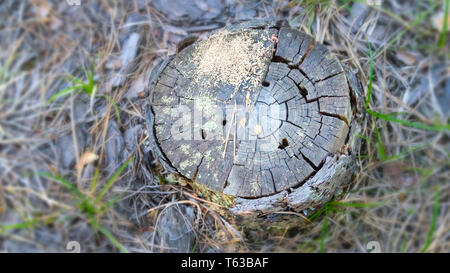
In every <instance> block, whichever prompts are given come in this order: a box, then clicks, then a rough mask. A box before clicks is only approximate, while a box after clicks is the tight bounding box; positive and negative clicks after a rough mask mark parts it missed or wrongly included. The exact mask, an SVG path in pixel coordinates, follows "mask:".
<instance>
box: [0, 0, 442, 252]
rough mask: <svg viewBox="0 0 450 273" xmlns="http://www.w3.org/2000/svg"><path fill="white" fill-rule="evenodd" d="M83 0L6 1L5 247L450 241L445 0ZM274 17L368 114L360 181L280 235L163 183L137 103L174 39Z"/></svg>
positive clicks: (1, 188)
mask: <svg viewBox="0 0 450 273" xmlns="http://www.w3.org/2000/svg"><path fill="white" fill-rule="evenodd" d="M76 2H77V1H69V0H68V1H47V0H30V1H14V0H5V1H2V2H1V3H0V17H1V18H2V20H1V21H0V251H5V252H66V251H69V250H75V251H76V250H77V249H76V248H77V246H80V248H81V251H82V252H117V251H122V252H178V251H179V252H224V251H228V252H234V251H239V252H247V251H256V252H258V251H264V252H370V251H377V250H379V251H381V252H449V251H450V232H449V230H450V213H449V212H450V207H449V205H450V198H449V197H450V183H448V182H449V175H450V168H449V166H450V161H449V152H450V143H449V132H450V126H449V124H448V121H449V115H450V110H449V105H450V65H449V57H450V47H449V40H450V38H449V37H446V34H447V32H448V28H450V27H447V24H444V23H443V22H444V21H445V20H447V21H449V18H448V17H447V16H444V14H445V12H444V11H445V10H446V11H447V14H448V5H449V4H448V3H449V1H448V0H444V1H431V0H430V1H419V0H415V1H401V0H392V1H377V0H372V1H369V0H367V1H323V0H306V1H268V0H260V1H245V0H242V1H229V0H173V1H163V0H154V1H145V0H133V1H106V0H105V1H95V3H93V2H92V1H89V2H88V1H84V0H81V1H80V5H70V4H71V3H76ZM380 2H382V3H381V4H380ZM269 17H271V18H278V19H285V20H287V21H288V22H289V24H290V25H291V26H292V27H293V28H296V29H299V30H302V31H305V32H306V33H308V34H310V35H312V36H313V37H314V38H315V39H316V41H318V42H320V43H324V44H325V45H326V46H327V47H328V48H329V50H330V51H332V52H334V53H335V54H336V55H337V57H338V58H339V59H340V60H341V62H342V63H343V64H346V65H348V66H349V67H352V68H354V69H357V70H358V71H359V76H360V79H361V82H362V84H363V88H364V92H365V94H366V96H367V100H366V102H367V104H366V108H367V109H366V110H368V111H367V112H368V113H367V120H368V126H367V129H366V130H365V132H364V133H363V134H361V136H360V137H361V138H362V139H363V147H362V150H361V152H360V154H359V158H358V166H359V167H358V168H359V172H358V174H357V176H356V179H355V181H354V184H353V186H352V188H351V190H349V191H348V192H346V193H345V194H344V195H343V196H339V197H337V198H336V199H335V200H333V201H331V202H329V203H328V204H327V205H326V206H325V208H324V209H323V210H321V211H320V212H318V213H317V214H316V215H315V216H319V217H315V219H314V220H311V223H309V224H308V225H306V226H302V227H295V226H287V227H284V228H283V229H281V230H276V231H273V230H272V231H270V232H269V231H254V230H253V231H249V230H243V229H242V227H237V226H234V225H233V224H232V223H229V222H227V221H226V220H225V219H224V218H223V217H222V216H221V214H220V213H219V212H218V211H217V210H216V209H214V207H212V206H211V205H210V203H208V202H206V201H205V200H203V199H202V198H200V197H198V196H197V195H195V194H194V193H193V192H192V190H191V189H190V188H189V187H185V186H181V185H178V184H171V183H165V184H163V185H161V184H160V183H159V179H158V177H159V174H158V173H155V170H152V168H151V167H150V166H151V164H152V162H151V159H150V154H151V151H149V150H148V148H147V146H146V140H147V137H146V128H145V119H144V117H143V114H142V101H145V100H146V99H148V97H147V96H148V91H149V90H148V88H147V87H148V78H149V74H150V72H151V70H152V68H153V67H154V66H155V65H156V64H157V63H158V62H159V61H160V60H162V59H164V58H166V57H167V56H168V55H170V54H174V53H175V51H176V44H177V43H178V42H180V41H181V40H183V39H184V38H186V37H188V36H192V35H193V36H199V37H200V38H205V37H206V36H207V35H208V34H209V33H211V31H214V30H216V29H218V28H220V27H222V26H224V25H225V24H229V23H232V22H236V21H239V20H244V19H253V18H269ZM449 23H450V22H449ZM369 98H370V100H368V99H369ZM69 242H70V243H69ZM374 248H379V249H374Z"/></svg>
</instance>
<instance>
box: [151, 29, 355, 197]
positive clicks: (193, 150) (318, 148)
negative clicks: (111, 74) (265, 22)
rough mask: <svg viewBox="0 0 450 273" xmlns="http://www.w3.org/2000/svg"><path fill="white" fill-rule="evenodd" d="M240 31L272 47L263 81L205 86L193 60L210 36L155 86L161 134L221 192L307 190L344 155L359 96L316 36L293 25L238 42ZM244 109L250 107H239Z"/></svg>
mask: <svg viewBox="0 0 450 273" xmlns="http://www.w3.org/2000/svg"><path fill="white" fill-rule="evenodd" d="M239 35H247V36H248V37H251V38H252V39H254V41H255V43H256V42H258V41H265V42H264V45H263V46H264V47H266V49H267V52H270V54H266V55H264V56H263V58H262V61H263V62H264V64H265V69H266V71H265V73H264V76H263V77H260V78H258V79H257V80H258V82H259V84H258V85H257V86H254V85H249V82H248V81H245V80H244V81H242V83H241V84H240V85H238V86H234V85H232V84H227V83H221V84H213V85H210V86H209V87H208V86H206V87H205V86H202V85H199V83H198V81H195V80H194V79H193V76H192V75H193V73H192V71H195V69H196V65H195V63H194V62H193V61H192V58H193V55H194V54H195V53H196V50H197V49H198V47H199V45H201V43H205V42H207V40H206V41H197V42H195V43H194V44H192V45H190V46H187V47H185V48H183V49H182V50H181V51H180V52H179V53H178V54H177V55H176V56H175V57H174V58H173V59H172V60H171V61H170V62H169V63H168V64H167V65H166V67H165V68H164V69H163V70H162V72H161V73H160V74H159V77H158V79H157V82H156V84H155V86H154V90H152V112H153V115H154V137H155V139H156V142H157V143H158V145H159V146H160V148H161V151H162V156H164V157H165V158H164V160H165V161H166V162H169V164H170V165H171V167H173V168H174V169H176V170H177V171H178V172H179V173H180V174H181V175H182V176H184V177H186V178H188V179H190V180H193V181H195V182H197V183H200V184H203V185H204V186H207V187H208V188H209V189H211V190H214V191H219V192H223V193H225V194H228V195H232V196H238V197H244V198H258V197H262V196H270V195H273V194H276V193H278V192H281V191H283V190H287V189H289V188H293V187H298V186H300V185H301V184H302V183H304V182H305V181H306V180H307V179H309V178H311V177H312V176H313V175H314V174H315V173H316V172H318V171H319V170H320V169H321V168H322V166H323V163H324V161H325V159H326V157H327V156H328V155H329V154H334V153H338V152H339V150H340V149H341V148H342V147H343V145H344V144H345V141H346V138H347V135H348V131H349V124H350V122H351V118H352V109H351V105H350V95H349V94H350V91H349V87H348V84H347V80H346V77H345V73H344V71H343V68H342V66H341V64H340V63H339V61H338V60H337V58H336V57H335V56H334V55H333V54H332V53H330V52H329V51H328V50H327V49H326V47H325V46H323V45H320V44H316V43H315V42H314V39H313V38H312V37H310V36H309V35H307V34H305V33H302V32H299V31H296V30H293V29H289V28H286V27H281V28H276V27H265V28H243V29H238V30H234V32H232V33H231V34H229V39H234V38H235V37H238V36H239ZM274 37H275V38H276V39H274ZM237 65H238V64H237ZM235 104H237V105H241V106H242V107H239V108H238V110H235V109H234V105H235ZM180 109H182V110H183V111H180ZM196 112H200V115H198V114H194V113H196ZM217 113H222V116H220V115H217ZM218 136H219V137H218ZM225 141H226V142H228V143H227V145H225V143H224V142H225Z"/></svg>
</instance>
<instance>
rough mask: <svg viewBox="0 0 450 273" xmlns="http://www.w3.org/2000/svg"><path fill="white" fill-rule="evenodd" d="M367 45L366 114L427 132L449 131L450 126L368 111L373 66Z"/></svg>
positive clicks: (370, 48)
mask: <svg viewBox="0 0 450 273" xmlns="http://www.w3.org/2000/svg"><path fill="white" fill-rule="evenodd" d="M367 45H368V49H369V83H368V85H367V96H366V101H365V104H366V110H367V113H369V114H370V115H372V116H374V117H376V118H380V119H383V120H386V121H390V122H395V123H400V124H402V125H405V126H408V127H413V128H418V129H423V130H429V131H450V124H439V123H436V124H434V125H427V124H423V123H420V122H411V121H406V120H402V119H398V118H396V117H394V116H393V115H392V114H383V113H379V112H375V111H372V110H371V109H370V98H371V96H372V86H373V70H374V66H373V52H372V47H371V46H370V43H369V42H368V41H367Z"/></svg>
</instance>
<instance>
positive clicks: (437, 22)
mask: <svg viewBox="0 0 450 273" xmlns="http://www.w3.org/2000/svg"><path fill="white" fill-rule="evenodd" d="M431 21H432V22H433V26H434V27H435V28H436V29H437V30H439V32H442V30H443V29H444V13H443V12H440V13H438V14H436V15H435V16H433V18H432V19H431ZM447 26H450V16H448V17H447ZM448 31H450V28H447V32H448Z"/></svg>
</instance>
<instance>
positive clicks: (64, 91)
mask: <svg viewBox="0 0 450 273" xmlns="http://www.w3.org/2000/svg"><path fill="white" fill-rule="evenodd" d="M82 88H83V86H81V85H74V86H70V87H67V88H64V89H62V90H60V91H58V92H57V93H56V94H53V95H52V96H51V97H50V98H49V99H48V100H47V103H52V102H53V101H55V100H56V99H58V98H59V97H63V96H67V95H69V94H70V93H72V92H74V91H76V90H78V89H82Z"/></svg>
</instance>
